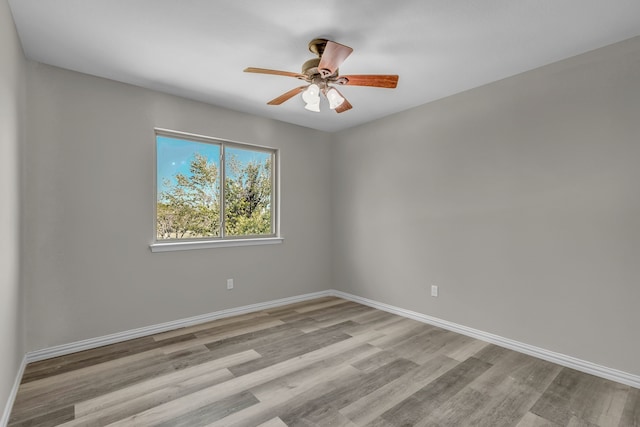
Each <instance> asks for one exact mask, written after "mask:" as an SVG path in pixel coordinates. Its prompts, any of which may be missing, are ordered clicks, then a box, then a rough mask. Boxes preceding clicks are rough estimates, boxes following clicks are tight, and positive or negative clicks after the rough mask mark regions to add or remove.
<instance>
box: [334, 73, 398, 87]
mask: <svg viewBox="0 0 640 427" xmlns="http://www.w3.org/2000/svg"><path fill="white" fill-rule="evenodd" d="M342 79H346V82H344V83H342V82H341V81H338V83H340V84H343V85H348V86H373V87H383V88H388V89H393V88H395V87H396V86H397V85H398V76H397V75H395V74H393V75H392V74H388V75H387V74H380V75H377V74H352V75H348V76H340V80H342Z"/></svg>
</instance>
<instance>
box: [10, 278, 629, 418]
mask: <svg viewBox="0 0 640 427" xmlns="http://www.w3.org/2000/svg"><path fill="white" fill-rule="evenodd" d="M326 296H336V297H339V298H344V299H346V300H350V301H354V302H358V303H360V304H364V305H367V306H370V307H373V308H377V309H380V310H384V311H387V312H389V313H393V314H397V315H399V316H403V317H407V318H410V319H414V320H417V321H419V322H423V323H428V324H430V325H434V326H438V327H440V328H443V329H447V330H450V331H453V332H457V333H459V334H462V335H467V336H470V337H472V338H476V339H479V340H482V341H486V342H490V343H492V344H496V345H499V346H501V347H505V348H508V349H511V350H515V351H518V352H521V353H525V354H528V355H530V356H534V357H538V358H540V359H543V360H547V361H549V362H553V363H557V364H558V365H561V366H566V367H568V368H572V369H576V370H578V371H581V372H586V373H588V374H592V375H596V376H598V377H602V378H606V379H609V380H612V381H616V382H619V383H622V384H626V385H629V386H632V387H635V388H640V376H638V375H634V374H630V373H627V372H623V371H619V370H617V369H612V368H608V367H606V366H601V365H597V364H595V363H592V362H588V361H585V360H581V359H578V358H575V357H572V356H567V355H565V354H561V353H556V352H554V351H550V350H546V349H543V348H540V347H535V346H532V345H529V344H525V343H522V342H519V341H515V340H512V339H509V338H504V337H501V336H499V335H495V334H491V333H489V332H484V331H481V330H478V329H473V328H469V327H467V326H464V325H459V324H457V323H453V322H449V321H447V320H442V319H438V318H436V317H432V316H428V315H426V314H422V313H417V312H415V311H410V310H405V309H403V308H400V307H395V306H392V305H389V304H385V303H382V302H378V301H374V300H371V299H368V298H363V297H359V296H357V295H352V294H349V293H346V292H342V291H337V290H333V289H330V290H326V291H320V292H314V293H309V294H304V295H298V296H293V297H288V298H282V299H277V300H272V301H267V302H262V303H257V304H251V305H245V306H242V307H236V308H231V309H227V310H221V311H216V312H213V313H208V314H203V315H199V316H194V317H189V318H186V319H181V320H175V321H171V322H166V323H161V324H157V325H152V326H147V327H143V328H138V329H132V330H129V331H124V332H118V333H115V334H111V335H105V336H102V337H97V338H91V339H87V340H83V341H76V342H73V343H69V344H63V345H58V346H55V347H49V348H45V349H42V350H37V351H31V352H28V353H27V354H26V355H25V360H24V361H23V366H22V367H21V371H20V372H19V375H18V378H17V380H16V381H17V384H18V385H19V381H20V378H22V370H24V365H25V363H30V362H36V361H39V360H44V359H49V358H52V357H58V356H64V355H66V354H70V353H75V352H78V351H83V350H90V349H93V348H97V347H101V346H104V345H109V344H115V343H119V342H122V341H126V340H130V339H134V338H140V337H144V336H148V335H153V334H157V333H161V332H166V331H170V330H174V329H178V328H183V327H187V326H192V325H196V324H199V323H204V322H210V321H212V320H216V319H222V318H224V317H230V316H237V315H240V314H246V313H252V312H255V311H260V310H265V309H269V308H274V307H279V306H282V305H287V304H293V303H296V302H301V301H306V300H310V299H314V298H321V297H326ZM15 388H16V390H15V391H17V386H15ZM12 402H13V401H11V403H12ZM8 407H10V406H9V405H8ZM5 412H6V410H5ZM6 416H7V417H8V414H7V415H6ZM1 425H2V424H0V426H1Z"/></svg>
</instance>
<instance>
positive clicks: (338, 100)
mask: <svg viewBox="0 0 640 427" xmlns="http://www.w3.org/2000/svg"><path fill="white" fill-rule="evenodd" d="M327 99H328V100H329V108H331V109H332V110H335V109H336V108H337V107H339V106H340V105H341V104H342V103H343V102H344V98H343V97H342V96H340V94H339V93H338V91H337V90H335V89H333V88H331V89H329V91H328V92H327Z"/></svg>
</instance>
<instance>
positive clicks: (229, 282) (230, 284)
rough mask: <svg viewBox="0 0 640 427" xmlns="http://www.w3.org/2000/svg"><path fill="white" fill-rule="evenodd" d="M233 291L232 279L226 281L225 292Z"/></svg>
mask: <svg viewBox="0 0 640 427" xmlns="http://www.w3.org/2000/svg"><path fill="white" fill-rule="evenodd" d="M231 289H233V279H227V290H231Z"/></svg>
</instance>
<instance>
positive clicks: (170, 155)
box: [156, 135, 270, 193]
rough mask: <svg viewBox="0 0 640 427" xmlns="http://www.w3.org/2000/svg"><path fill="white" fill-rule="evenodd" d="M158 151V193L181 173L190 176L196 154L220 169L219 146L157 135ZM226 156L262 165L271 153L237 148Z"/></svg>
mask: <svg viewBox="0 0 640 427" xmlns="http://www.w3.org/2000/svg"><path fill="white" fill-rule="evenodd" d="M156 150H157V180H158V181H157V186H158V187H157V188H158V193H160V192H161V191H163V190H165V187H164V185H163V181H164V180H165V179H169V180H170V181H171V182H175V179H174V178H173V177H174V176H176V175H177V174H179V173H181V174H183V175H186V176H190V173H189V164H190V162H191V159H193V157H194V155H195V153H200V154H201V155H203V156H205V157H206V158H207V159H208V160H209V162H213V163H215V165H216V166H217V167H218V170H219V169H220V146H219V145H217V144H207V143H203V142H194V141H187V140H184V139H179V138H172V137H169V136H165V135H157V137H156ZM226 156H227V158H229V159H230V158H231V157H232V156H235V157H236V158H237V159H238V160H240V162H242V163H243V164H244V163H248V162H250V161H258V162H260V163H262V162H264V161H265V160H266V159H268V158H269V156H270V153H266V152H261V151H253V150H243V149H241V148H237V147H226ZM229 172H230V171H227V173H229Z"/></svg>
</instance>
